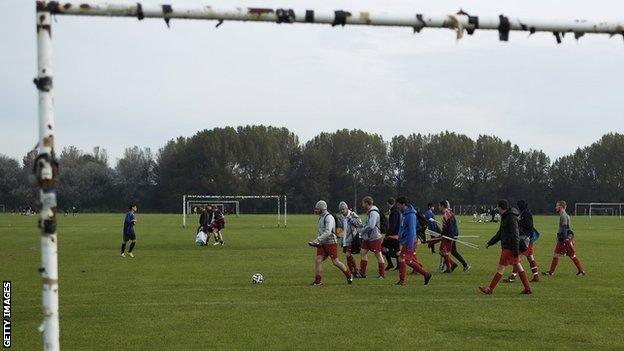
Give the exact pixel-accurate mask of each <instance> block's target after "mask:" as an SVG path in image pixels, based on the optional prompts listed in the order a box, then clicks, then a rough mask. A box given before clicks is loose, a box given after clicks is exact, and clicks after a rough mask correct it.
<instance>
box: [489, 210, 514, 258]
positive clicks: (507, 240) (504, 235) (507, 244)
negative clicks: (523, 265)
mask: <svg viewBox="0 0 624 351" xmlns="http://www.w3.org/2000/svg"><path fill="white" fill-rule="evenodd" d="M518 216H519V213H518V210H517V209H515V208H511V209H509V210H508V211H507V212H505V213H503V215H502V216H501V222H500V228H499V229H498V232H496V234H495V235H494V236H493V237H492V239H490V241H488V243H487V244H488V246H492V245H494V244H496V243H497V242H499V241H500V242H501V247H502V248H503V249H508V250H511V252H512V253H513V255H514V256H518V255H519V254H520V249H519V238H518V236H519V229H518Z"/></svg>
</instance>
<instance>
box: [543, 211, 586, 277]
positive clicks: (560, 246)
mask: <svg viewBox="0 0 624 351" xmlns="http://www.w3.org/2000/svg"><path fill="white" fill-rule="evenodd" d="M566 208H567V204H566V202H565V201H563V200H560V201H557V204H556V205H555V211H557V212H558V213H559V230H558V231H557V246H555V253H554V254H553V258H552V262H551V263H550V270H549V271H548V272H543V274H544V275H554V274H555V270H556V269H557V264H558V263H559V257H561V256H568V257H570V258H571V259H572V262H574V265H575V266H576V268H577V269H578V272H577V273H576V275H577V276H579V277H582V276H584V275H585V269H584V268H583V264H582V263H581V260H580V259H579V258H578V257H577V256H576V241H575V240H574V232H573V231H572V225H571V223H570V215H568V213H567V212H566Z"/></svg>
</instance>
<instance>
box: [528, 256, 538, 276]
mask: <svg viewBox="0 0 624 351" xmlns="http://www.w3.org/2000/svg"><path fill="white" fill-rule="evenodd" d="M529 266H531V273H533V276H534V277H535V276H537V277H539V269H538V268H537V261H535V260H530V261H529Z"/></svg>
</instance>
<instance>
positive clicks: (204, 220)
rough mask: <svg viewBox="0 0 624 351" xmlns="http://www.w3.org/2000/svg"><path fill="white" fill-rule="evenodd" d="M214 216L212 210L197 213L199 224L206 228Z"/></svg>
mask: <svg viewBox="0 0 624 351" xmlns="http://www.w3.org/2000/svg"><path fill="white" fill-rule="evenodd" d="M213 218H214V212H213V211H210V212H208V211H202V212H201V214H200V215H199V225H200V226H201V227H204V229H208V227H210V223H212V219H213Z"/></svg>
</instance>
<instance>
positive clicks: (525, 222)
mask: <svg viewBox="0 0 624 351" xmlns="http://www.w3.org/2000/svg"><path fill="white" fill-rule="evenodd" d="M519 209H520V211H522V212H521V213H520V221H519V222H518V225H519V226H520V227H519V229H520V235H524V236H530V235H531V233H533V231H534V230H535V227H534V226H533V214H532V213H531V210H529V209H528V207H526V206H522V207H519Z"/></svg>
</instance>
